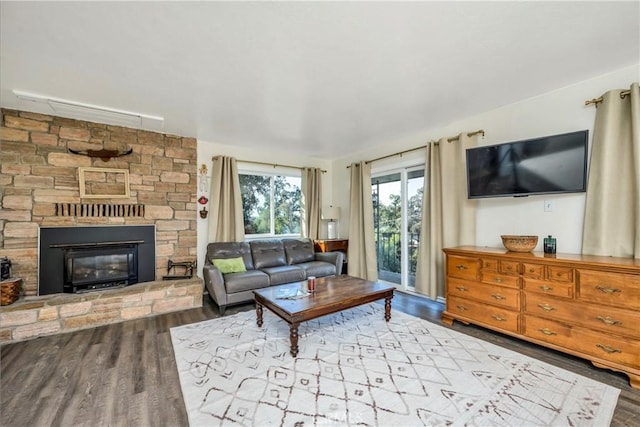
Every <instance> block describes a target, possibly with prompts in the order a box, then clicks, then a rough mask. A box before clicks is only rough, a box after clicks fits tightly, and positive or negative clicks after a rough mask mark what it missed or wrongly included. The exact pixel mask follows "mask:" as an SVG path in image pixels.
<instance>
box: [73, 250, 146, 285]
mask: <svg viewBox="0 0 640 427" xmlns="http://www.w3.org/2000/svg"><path fill="white" fill-rule="evenodd" d="M137 255H138V246H137V245H135V244H126V245H113V246H112V245H107V246H98V247H95V246H92V247H73V248H68V249H65V250H64V277H65V280H64V288H65V292H84V291H91V290H96V289H104V288H110V287H117V286H126V285H131V284H133V283H137V281H138V277H137V271H138V265H137V263H138V257H137Z"/></svg>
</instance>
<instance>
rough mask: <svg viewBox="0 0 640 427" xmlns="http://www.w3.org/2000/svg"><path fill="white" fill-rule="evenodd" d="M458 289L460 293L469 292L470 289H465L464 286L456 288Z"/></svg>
mask: <svg viewBox="0 0 640 427" xmlns="http://www.w3.org/2000/svg"><path fill="white" fill-rule="evenodd" d="M456 289H457V290H459V291H460V292H465V291H468V290H469V289H467V288H465V287H464V286H456Z"/></svg>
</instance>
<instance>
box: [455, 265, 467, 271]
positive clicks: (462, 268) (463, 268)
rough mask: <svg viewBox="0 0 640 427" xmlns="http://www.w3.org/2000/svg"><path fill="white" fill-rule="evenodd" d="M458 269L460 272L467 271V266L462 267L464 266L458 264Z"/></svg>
mask: <svg viewBox="0 0 640 427" xmlns="http://www.w3.org/2000/svg"><path fill="white" fill-rule="evenodd" d="M456 268H457V269H458V270H466V269H467V266H466V265H462V264H458V265H456Z"/></svg>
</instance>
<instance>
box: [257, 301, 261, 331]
mask: <svg viewBox="0 0 640 427" xmlns="http://www.w3.org/2000/svg"><path fill="white" fill-rule="evenodd" d="M256 315H257V323H258V327H260V328H261V327H262V305H260V304H258V303H256Z"/></svg>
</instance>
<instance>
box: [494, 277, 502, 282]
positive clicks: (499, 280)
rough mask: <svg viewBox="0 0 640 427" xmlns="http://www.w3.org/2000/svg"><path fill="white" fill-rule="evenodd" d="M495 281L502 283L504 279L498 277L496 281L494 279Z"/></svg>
mask: <svg viewBox="0 0 640 427" xmlns="http://www.w3.org/2000/svg"><path fill="white" fill-rule="evenodd" d="M493 280H494V281H496V282H497V283H502V279H501V278H499V277H496V278H495V279H493Z"/></svg>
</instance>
